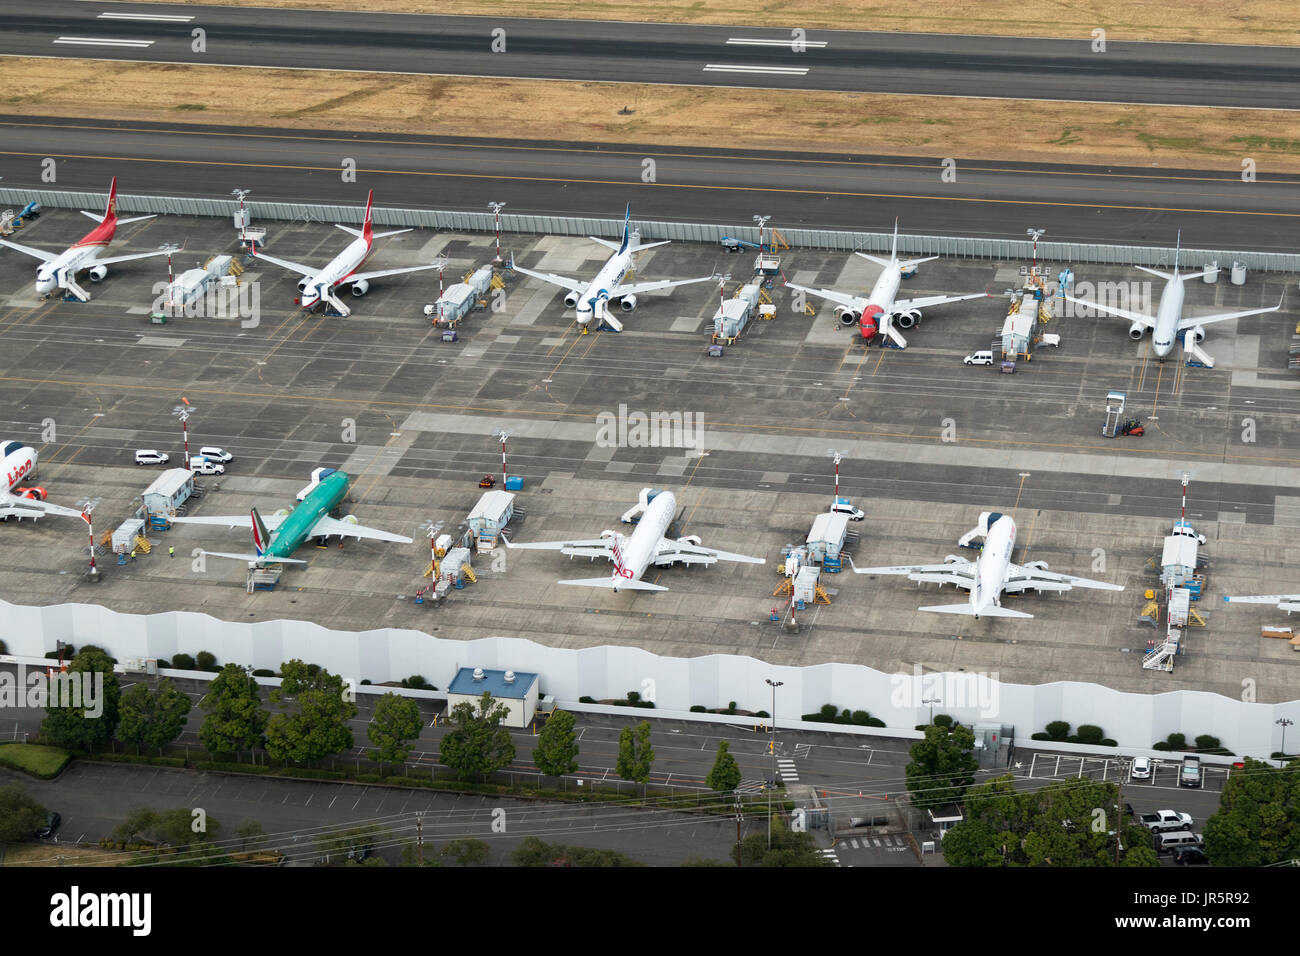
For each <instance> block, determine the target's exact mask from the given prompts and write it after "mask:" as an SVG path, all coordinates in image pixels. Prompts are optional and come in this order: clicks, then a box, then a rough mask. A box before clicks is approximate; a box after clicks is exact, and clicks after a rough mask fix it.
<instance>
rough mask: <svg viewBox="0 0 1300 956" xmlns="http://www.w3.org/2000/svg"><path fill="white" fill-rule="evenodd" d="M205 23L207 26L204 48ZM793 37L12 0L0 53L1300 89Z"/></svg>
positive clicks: (914, 37) (1038, 51)
mask: <svg viewBox="0 0 1300 956" xmlns="http://www.w3.org/2000/svg"><path fill="white" fill-rule="evenodd" d="M133 17H144V18H148V19H133ZM798 26H799V24H798V23H797V21H792V23H791V27H798ZM196 28H197V29H202V30H203V31H204V34H203V35H202V46H201V49H199V50H198V51H197V52H196V49H195V47H196V40H195V38H194V35H193V31H194V30H195V29H196ZM494 31H499V32H494ZM792 36H793V35H792V33H791V31H790V30H775V29H770V28H762V29H755V28H751V27H741V26H683V25H678V24H653V23H627V22H601V21H584V20H540V19H510V18H505V17H449V16H420V15H401V14H387V15H382V14H381V15H374V14H364V13H350V12H332V11H318V10H283V9H258V8H249V7H235V8H225V7H220V6H196V5H193V4H185V5H183V6H181V5H176V4H166V5H161V6H160V5H157V4H126V3H111V4H110V3H104V4H99V3H83V2H73V0H54V2H35V0H15V2H12V3H8V4H6V11H5V31H4V34H3V36H0V54H7V55H14V56H32V55H39V56H53V57H97V58H102V59H113V60H146V61H150V62H166V63H197V64H202V65H204V66H212V65H231V66H274V67H280V68H291V69H344V70H382V71H387V72H400V73H419V74H435V75H462V76H464V75H468V76H488V77H520V78H534V79H561V80H582V81H590V80H604V81H615V82H630V83H670V84H689V85H708V86H740V87H762V88H769V89H795V90H836V91H852V92H873V93H913V94H933V95H945V96H981V97H1003V98H1013V99H1019V98H1022V97H1025V96H1032V97H1034V98H1037V99H1051V100H1070V101H1082V102H1121V103H1152V104H1177V105H1184V106H1199V105H1205V106H1228V107H1250V108H1260V107H1268V108H1274V109H1295V108H1296V106H1295V104H1296V102H1297V96H1296V93H1297V90H1298V89H1300V50H1297V49H1295V48H1288V47H1263V46H1221V45H1204V44H1186V43H1125V42H1107V43H1106V44H1105V47H1104V52H1103V51H1102V50H1098V51H1096V52H1094V49H1093V46H1094V40H1093V37H1092V36H1091V35H1089V36H1080V37H1079V38H1078V39H1069V40H1042V39H1032V40H1027V39H1023V38H1016V37H988V36H960V35H943V34H907V33H869V32H850V31H833V30H817V31H813V32H812V33H811V34H808V35H807V36H806V37H805V38H804V39H805V40H806V41H807V42H806V49H805V50H804V51H802V52H796V51H795V50H794V49H792V47H791V41H792ZM494 45H495V49H494Z"/></svg>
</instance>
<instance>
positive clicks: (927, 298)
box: [894, 292, 989, 312]
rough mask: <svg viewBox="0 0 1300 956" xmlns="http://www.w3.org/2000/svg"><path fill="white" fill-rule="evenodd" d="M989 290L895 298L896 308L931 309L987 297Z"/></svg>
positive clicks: (903, 309)
mask: <svg viewBox="0 0 1300 956" xmlns="http://www.w3.org/2000/svg"><path fill="white" fill-rule="evenodd" d="M987 298H989V294H988V293H987V292H972V293H970V294H969V295H923V296H920V297H919V298H915V299H895V300H894V308H895V309H896V310H898V311H903V312H905V311H907V310H908V309H930V308H933V307H934V306H936V305H946V304H948V303H949V302H961V301H964V300H965V299H987Z"/></svg>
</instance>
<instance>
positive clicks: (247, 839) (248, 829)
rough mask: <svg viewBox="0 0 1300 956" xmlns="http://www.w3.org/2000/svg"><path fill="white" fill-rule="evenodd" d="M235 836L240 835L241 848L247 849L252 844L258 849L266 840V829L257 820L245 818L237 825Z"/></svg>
mask: <svg viewBox="0 0 1300 956" xmlns="http://www.w3.org/2000/svg"><path fill="white" fill-rule="evenodd" d="M235 836H237V837H239V840H240V844H239V848H240V849H241V850H247V849H248V848H249V847H250V846H252V848H253V849H257V847H258V846H260V845H261V844H263V843H265V842H266V831H264V830H263V829H262V824H260V823H258V822H257V821H256V820H245V821H244V822H243V823H241V824H240V825H239V826H237V827H235Z"/></svg>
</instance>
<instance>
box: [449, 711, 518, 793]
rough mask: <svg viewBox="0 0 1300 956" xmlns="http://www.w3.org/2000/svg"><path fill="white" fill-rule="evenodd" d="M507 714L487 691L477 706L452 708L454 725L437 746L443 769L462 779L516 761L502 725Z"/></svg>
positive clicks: (511, 741) (484, 773)
mask: <svg viewBox="0 0 1300 956" xmlns="http://www.w3.org/2000/svg"><path fill="white" fill-rule="evenodd" d="M509 713H510V711H509V709H508V708H507V707H506V706H505V705H504V704H500V705H498V704H497V702H496V701H495V700H493V698H492V695H491V694H489V693H488V692H486V691H484V692H483V696H482V697H480V698H479V700H478V704H477V706H475V705H474V704H471V703H469V702H468V701H466V702H465V703H462V704H457V705H456V706H455V707H453V708H452V711H451V719H452V722H453V723H454V724H455V725H456V726H455V727H454V728H452V730H451V731H450V732H448V733H447V734H446V735H445V736H444V737H443V738H442V742H441V743H440V745H439V747H438V759H439V760H440V761H441V762H442V764H443V766H446V767H450V768H451V769H453V770H455V771H456V773H457V774H458V775H459V776H462V777H464V776H468V775H469V774H474V773H477V774H482V775H483V776H486V775H487V774H489V773H492V772H493V771H494V770H500V769H501V768H502V767H505V766H507V765H509V763H510V761H512V760H514V759H515V744H514V741H513V740H511V739H510V731H508V730H506V729H505V728H504V727H502V726H501V721H502V720H504V719H505V717H506V715H507V714H509Z"/></svg>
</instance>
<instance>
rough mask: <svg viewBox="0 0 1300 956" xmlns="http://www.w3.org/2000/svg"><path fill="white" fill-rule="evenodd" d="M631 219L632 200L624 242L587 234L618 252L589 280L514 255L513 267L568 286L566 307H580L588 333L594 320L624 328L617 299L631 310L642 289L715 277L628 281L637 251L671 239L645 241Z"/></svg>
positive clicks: (599, 324) (603, 325)
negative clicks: (613, 310)
mask: <svg viewBox="0 0 1300 956" xmlns="http://www.w3.org/2000/svg"><path fill="white" fill-rule="evenodd" d="M631 223H632V204H631V203H628V206H627V209H626V210H625V211H624V213H623V241H622V242H620V243H614V242H611V241H610V240H608V239H599V238H597V237H596V236H588V237H587V238H588V239H590V240H591V241H592V242H598V243H600V244H601V245H602V246H605V247H606V248H608V249H613V250H614V254H613V255H612V256H610V257H609V261H607V262H606V263H605V264H604V265H603V266H601V267H600V271H599V272H597V273H596V278H594V279H592V280H590V281H588V282H584V281H582V280H580V279H570V278H569V277H568V276H560V275H555V273H553V272H534V271H533V270H532V269H525V268H524V267H523V266H517V265H515V260H514V256H511V257H510V268H511V269H512V270H513V271H515V272H521V273H523V274H524V275H526V276H532V277H533V278H534V279H541V280H542V281H543V282H549V283H550V284H551V285H557V286H559V287H560V288H562V289H567V290H568V292H567V293H566V294H565V296H564V307H565V308H566V309H574V310H576V314H577V322H578V325H579V326H580V327H581V328H582V333H583V334H584V335H585V334H587V332H588V331H590V326H591V324H592V323H593V322H594V323H595V324H596V327H597V328H607V329H610V330H612V331H614V332H622V331H623V323H622V322H620V321H619V320H618V319H616V318H614V316H613V315H611V314H610V311H609V304H610V303H611V302H617V303H618V304H619V308H621V309H622V310H623V311H624V312H631V311H632V310H633V309H635V308H636V302H637V296H638V295H640V294H641V293H644V292H655V291H658V290H659V289H672V288H675V287H676V286H679V285H690V284H691V283H693V282H712V281H714V277H713V276H704V277H703V278H700V279H653V280H651V281H649V282H630V283H628V284H626V285H624V283H623V279H624V278H625V277H626V276H627V274H628V271H629V270H630V269H631V268H632V257H633V256H634V255H635V254H636V253H638V252H644V251H645V250H646V249H653V248H654V247H655V246H666V245H668V243H669V242H670V241H671V240H668V239H665V240H664V241H662V242H650V243H646V244H645V245H641V244H640V238H639V237H638V236H635V235H634V234H633V233H632V231H631Z"/></svg>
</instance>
